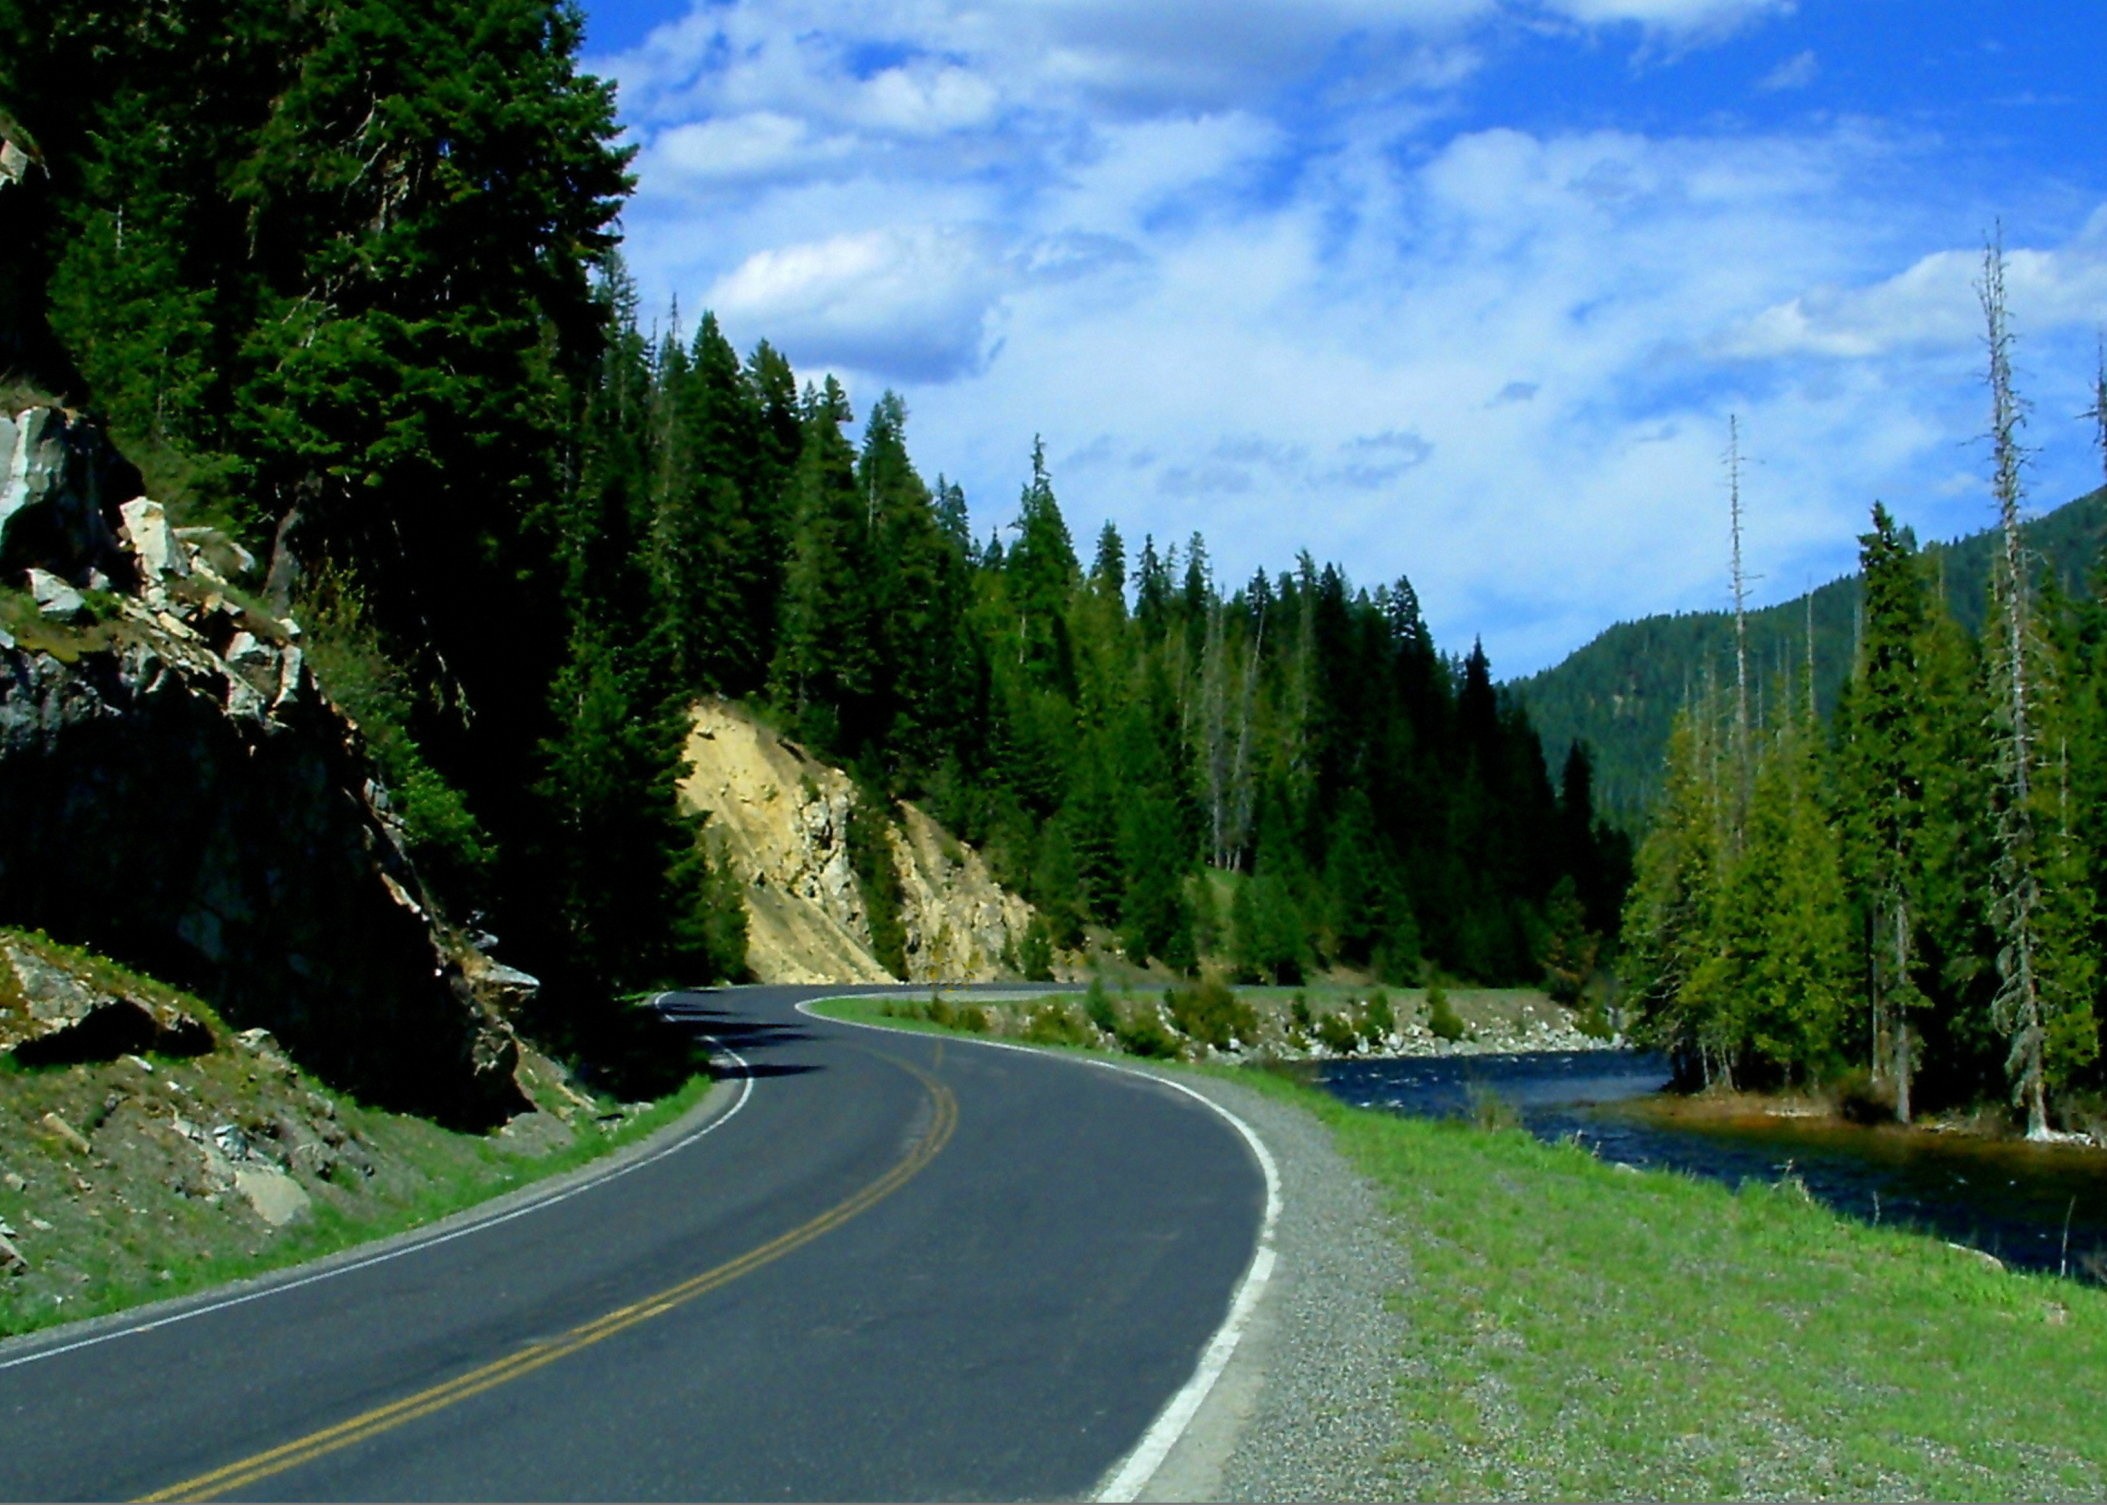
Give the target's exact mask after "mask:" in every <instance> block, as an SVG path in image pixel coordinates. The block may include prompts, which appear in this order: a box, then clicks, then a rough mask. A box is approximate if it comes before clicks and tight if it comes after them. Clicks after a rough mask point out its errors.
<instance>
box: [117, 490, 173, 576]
mask: <svg viewBox="0 0 2107 1505" xmlns="http://www.w3.org/2000/svg"><path fill="white" fill-rule="evenodd" d="M118 512H119V515H120V516H122V518H123V519H124V521H123V523H122V525H121V526H122V530H123V533H124V541H125V542H126V543H127V544H128V545H130V547H131V550H132V557H133V558H134V559H136V560H137V561H138V562H139V583H140V588H141V589H142V590H144V591H145V592H146V595H147V597H148V599H150V600H152V599H157V598H160V597H161V596H162V595H163V594H164V587H165V585H166V582H168V581H169V580H171V579H182V578H184V577H186V576H188V575H189V574H190V556H189V554H188V553H186V552H185V551H184V549H183V546H182V545H181V544H180V543H178V542H177V541H176V533H175V529H173V528H171V527H170V526H169V525H168V514H167V513H165V512H163V511H162V510H161V504H160V503H159V502H151V501H148V500H147V499H146V498H145V497H143V496H142V497H134V498H133V499H132V500H131V501H129V502H126V503H125V504H124V505H123V506H122V507H120V508H119V509H118Z"/></svg>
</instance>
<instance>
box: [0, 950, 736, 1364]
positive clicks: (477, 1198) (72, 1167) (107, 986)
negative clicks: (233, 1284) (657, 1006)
mask: <svg viewBox="0 0 2107 1505" xmlns="http://www.w3.org/2000/svg"><path fill="white" fill-rule="evenodd" d="M4 933H5V934H6V935H7V936H8V937H9V939H10V940H12V941H13V942H15V943H16V944H18V945H22V946H25V947H27V948H29V949H31V950H33V951H36V952H39V953H41V954H42V955H43V956H44V957H45V959H46V960H47V961H50V962H53V963H55V964H58V965H62V966H64V967H66V968H67V969H69V970H71V971H73V972H74V973H76V974H77V975H80V976H82V977H83V978H85V979H87V980H89V981H91V982H93V983H94V984H95V985H96V986H98V987H100V988H102V989H104V990H106V991H109V992H113V993H120V994H131V995H133V996H146V997H151V998H154V999H156V1000H157V1001H160V1002H164V1003H169V1004H173V1005H175V1006H176V1007H179V1008H182V1009H184V1010H185V1011H186V1012H188V1013H190V1014H192V1015H193V1016H194V1017H196V1018H198V1019H199V1020H201V1021H202V1022H203V1023H204V1024H205V1026H206V1028H207V1030H208V1031H209V1032H210V1034H211V1036H212V1038H213V1041H214V1042H215V1044H214V1048H213V1049H211V1050H209V1051H207V1052H206V1053H204V1054H202V1055H197V1056H189V1057H168V1056H159V1055H156V1056H152V1057H149V1058H148V1059H147V1064H148V1066H150V1067H151V1070H146V1069H142V1068H141V1067H140V1066H139V1065H138V1064H136V1063H135V1062H133V1061H127V1060H119V1061H108V1062H102V1061H98V1062H86V1063H74V1064H66V1065H48V1066H24V1065H22V1064H20V1063H19V1062H17V1061H15V1060H14V1059H13V1057H12V1056H11V1055H0V1172H4V1173H5V1175H4V1177H0V1219H4V1220H5V1221H7V1222H8V1223H9V1224H11V1225H12V1226H13V1227H14V1229H15V1237H14V1240H13V1241H14V1242H15V1243H16V1244H17V1245H18V1247H20V1249H21V1250H22V1252H23V1254H24V1255H25V1256H26V1257H27V1258H28V1260H29V1262H30V1263H29V1268H28V1270H27V1271H24V1272H19V1273H16V1274H13V1275H4V1274H0V1335H5V1334H11V1333H22V1332H29V1331H33V1330H35V1329H38V1328H42V1327H48V1326H51V1325H52V1324H54V1323H59V1322H66V1321H72V1320H74V1319H76V1318H80V1317H87V1316H95V1315H100V1314H102V1313H105V1312H111V1311H117V1310H121V1309H122V1308H125V1307H128V1306H134V1305H137V1304H139V1303H141V1302H145V1301H151V1300H156V1299H159V1298H162V1297H167V1296H176V1295H182V1294H185V1293H187V1292H191V1291H196V1290H200V1289H205V1288H209V1287H212V1286H216V1285H220V1284H223V1283H225V1282H227V1281H231V1280H238V1279H242V1278H246V1277H249V1276H254V1275H258V1274H262V1273H264V1272H266V1271H269V1270H274V1269H280V1268H283V1267H285V1266H288V1265H293V1264H299V1263H303V1262H305V1261H307V1260H311V1259H315V1258H318V1257H320V1256H323V1255H327V1254H333V1253H336V1252H338V1251H340V1250H343V1249H346V1248H349V1247H352V1246H354V1245H357V1244H361V1243H365V1242H368V1241H370V1240H373V1239H378V1238H385V1237H387V1236H389V1235H391V1234H395V1233H400V1232H403V1231H405V1230H407V1229H411V1228H415V1227H418V1226H420V1225H423V1224H426V1223H429V1222H432V1221H435V1220H437V1219H439V1218H443V1217H445V1216H447V1215H449V1214H451V1213H454V1212H458V1211H461V1210H463V1209H465V1208H468V1207H471V1206H474V1205H475V1204H477V1203H479V1202H482V1201H486V1200H488V1199H489V1198H491V1197H494V1196H498V1195H501V1194H503V1193H505V1192H508V1191H512V1190H514V1189H516V1188H518V1187H522V1186H526V1185H529V1184H531V1183H533V1182H535V1181H538V1180H542V1179H544V1178H546V1177H548V1176H551V1175H555V1174H559V1173H561V1172H563V1171H566V1170H571V1169H574V1168H576V1167H578V1166H580V1165H583V1164H585V1163H587V1162H589V1161H592V1160H595V1159H597V1158H599V1157H601V1156H603V1155H606V1154H607V1153H609V1152H610V1151H612V1150H615V1149H617V1148H619V1147H621V1146H623V1145H625V1144H629V1143H633V1142H634V1141H636V1140H638V1139H640V1138H643V1137H645V1136H647V1135H649V1134H651V1133H653V1132H655V1131H657V1130H658V1129H660V1128H662V1127H664V1126H665V1125H667V1124H669V1123H671V1122H673V1121H674V1120H676V1119H678V1118H679V1117H681V1116H682V1115H683V1114H685V1113H686V1112H688V1111H689V1110H690V1109H691V1108H693V1107H694V1106H696V1105H697V1104H698V1103H699V1102H700V1101H701V1099H702V1097H703V1095H704V1094H705V1093H706V1092H707V1091H708V1090H709V1087H710V1085H711V1084H710V1079H709V1078H708V1077H707V1076H706V1075H695V1076H692V1077H690V1078H688V1079H687V1081H686V1082H685V1083H684V1084H683V1085H682V1086H680V1087H679V1088H678V1089H677V1090H675V1091H673V1092H672V1093H670V1094H668V1095H667V1096H665V1097H663V1098H660V1099H659V1100H657V1101H656V1102H653V1103H652V1104H650V1105H649V1106H647V1107H643V1108H641V1109H640V1110H638V1111H634V1112H631V1111H627V1110H624V1109H622V1108H621V1107H620V1105H618V1104H615V1103H613V1102H612V1101H609V1100H605V1099H598V1098H593V1099H588V1100H587V1101H586V1102H584V1103H580V1102H576V1101H574V1100H573V1099H572V1098H571V1097H570V1096H569V1095H568V1094H567V1093H566V1092H565V1091H564V1089H563V1086H562V1085H561V1083H560V1081H559V1073H558V1069H557V1068H556V1067H555V1066H554V1065H553V1064H552V1063H550V1062H548V1061H546V1060H544V1059H542V1058H539V1057H531V1056H530V1057H529V1058H528V1060H527V1062H526V1064H525V1065H524V1066H523V1068H522V1080H523V1083H524V1084H525V1085H526V1086H527V1087H528V1089H529V1090H530V1092H531V1093H532V1094H533V1095H534V1096H535V1097H536V1098H537V1100H539V1101H540V1102H541V1103H542V1104H543V1106H544V1107H545V1108H548V1109H551V1110H553V1111H552V1112H551V1114H550V1116H549V1117H547V1118H542V1119H537V1120H530V1121H529V1123H530V1125H532V1126H534V1128H535V1129H537V1130H538V1131H530V1132H522V1133H520V1134H515V1135H510V1136H508V1135H502V1134H500V1135H477V1134H463V1133H457V1132H454V1131H452V1130H449V1129H446V1128H442V1127H440V1126H439V1125H437V1124H434V1123H431V1122H429V1121H427V1120H424V1119H419V1118H414V1117H409V1116H406V1115H403V1114H397V1113H390V1112H387V1111H385V1110H383V1109H379V1108H376V1107H373V1106H371V1105H368V1104H364V1103H361V1102H359V1101H358V1100H357V1099H356V1098H354V1097H352V1096H350V1095H349V1094H346V1093H342V1092H336V1091H333V1090H331V1089H330V1088H328V1087H327V1086H326V1084H323V1083H321V1082H318V1081H316V1080H315V1079H314V1078H312V1077H310V1076H308V1075H307V1074H306V1073H305V1072H303V1071H301V1070H300V1069H299V1068H298V1067H297V1066H291V1065H288V1064H286V1063H284V1062H282V1061H276V1063H275V1064H274V1060H275V1058H273V1057H268V1056H266V1055H264V1054H260V1053H258V1052H255V1051H252V1050H250V1049H248V1048H247V1047H245V1046H243V1045H241V1044H239V1043H238V1042H236V1041H235V1040H234V1038H233V1036H232V1033H231V1032H230V1031H229V1030H228V1029H227V1028H226V1026H225V1025H224V1024H223V1023H222V1022H221V1021H220V1020H219V1019H218V1018H217V1016H216V1015H215V1014H214V1013H213V1011H212V1010H211V1008H210V1007H209V1006H207V1005H206V1004H205V1003H204V1002H203V1001H201V1000H199V999H196V998H192V997H190V996H188V995H186V994H183V993H180V992H177V991H176V990H174V989H171V988H167V987H165V986H163V985H161V984H159V983H157V982H155V981H154V980H153V979H151V978H147V977H142V976H140V975H138V974H137V973H134V972H132V971H130V970H128V969H126V968H124V967H122V966H119V965H118V964H116V963H114V962H111V961H109V960H107V959H106V958H103V957H100V956H97V955H95V954H93V953H91V952H86V951H82V950H80V949H78V948H75V947H70V946H61V945H59V944H57V943H55V942H53V941H51V940H49V939H48V938H46V937H44V936H41V935H38V934H36V933H34V932H22V931H12V930H10V931H6V932H4ZM9 978H10V974H9V971H8V969H6V968H0V1009H12V1008H16V1007H19V1006H20V1002H21V1000H20V999H19V998H17V997H15V996H14V990H13V989H12V988H11V987H9V986H8V982H9ZM47 1113H51V1114H56V1115H57V1116H58V1117H59V1118H61V1119H63V1120H64V1121H65V1122H66V1123H67V1124H68V1125H69V1126H70V1127H72V1128H73V1129H74V1130H75V1131H76V1132H78V1133H80V1134H83V1135H85V1136H86V1137H87V1138H88V1140H89V1141H90V1145H91V1149H90V1151H89V1153H87V1154H82V1153H80V1152H78V1151H77V1150H75V1149H73V1148H70V1147H69V1146H68V1145H67V1144H66V1143H65V1142H64V1140H63V1138H62V1137H61V1136H59V1135H57V1134H55V1133H54V1132H52V1131H51V1130H50V1129H49V1128H47V1127H46V1126H45V1124H44V1115H45V1114H47ZM171 1115H180V1116H181V1117H182V1118H184V1119H185V1120H187V1121H189V1122H190V1123H193V1124H196V1125H199V1126H201V1127H205V1128H210V1127H212V1126H215V1125H219V1124H230V1123H231V1124H234V1125H237V1126H240V1127H241V1128H242V1129H243V1131H244V1132H245V1133H249V1134H250V1135H251V1137H252V1138H255V1137H258V1136H261V1137H263V1138H264V1139H265V1140H267V1139H268V1137H269V1136H270V1134H271V1133H272V1128H271V1126H272V1125H273V1124H274V1123H275V1122H277V1121H279V1120H281V1119H284V1118H288V1117H289V1118H291V1119H295V1120H298V1121H300V1122H302V1123H305V1124H306V1125H308V1126H309V1128H310V1130H312V1131H313V1132H315V1133H318V1134H321V1133H326V1134H334V1135H335V1136H337V1137H336V1140H335V1141H333V1143H334V1153H335V1154H337V1155H338V1156H339V1157H340V1158H339V1160H338V1162H337V1168H336V1169H335V1170H334V1171H324V1170H322V1169H321V1168H320V1167H318V1166H317V1165H316V1164H315V1163H313V1162H310V1161H303V1160H301V1159H300V1158H299V1157H298V1156H297V1155H295V1156H294V1157H293V1173H294V1175H295V1179H296V1180H298V1181H299V1182H300V1184H301V1186H302V1187H303V1188H304V1189H305V1190H306V1191H307V1193H308V1195H309V1197H310V1198H311V1201H312V1208H311V1212H310V1214H309V1216H307V1217H305V1218H303V1219H301V1220H300V1221H297V1222H295V1223H293V1224H291V1225H289V1226H287V1227H285V1228H282V1229H272V1228H270V1227H268V1226H267V1225H266V1224H264V1223H263V1222H262V1221H261V1220H260V1219H258V1218H256V1217H254V1216H253V1215H251V1214H250V1213H249V1212H248V1211H247V1210H246V1208H245V1206H244V1205H242V1204H241V1203H240V1202H239V1201H238V1200H237V1199H235V1198H233V1197H232V1196H230V1195H228V1194H226V1193H223V1192H213V1191H212V1189H211V1185H210V1183H209V1181H206V1180H201V1179H200V1175H201V1169H200V1168H201V1161H200V1160H199V1159H198V1157H197V1155H196V1154H195V1152H194V1151H192V1150H190V1149H189V1148H188V1147H187V1146H186V1145H184V1144H183V1143H182V1142H181V1141H180V1140H179V1139H178V1138H177V1137H176V1136H175V1135H174V1134H173V1133H172V1132H171V1129H170V1118H171ZM559 1115H563V1116H567V1118H568V1121H567V1122H566V1121H564V1118H563V1117H560V1116H559ZM208 1193H209V1194H208Z"/></svg>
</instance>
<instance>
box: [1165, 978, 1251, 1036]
mask: <svg viewBox="0 0 2107 1505" xmlns="http://www.w3.org/2000/svg"><path fill="white" fill-rule="evenodd" d="M1163 1001H1164V1002H1165V1003H1166V1004H1168V1005H1169V1006H1170V1011H1171V1023H1173V1024H1175V1025H1176V1026H1177V1027H1178V1028H1179V1029H1181V1030H1183V1031H1184V1032H1185V1033H1186V1034H1188V1035H1190V1036H1191V1037H1192V1038H1193V1039H1195V1040H1198V1041H1201V1042H1202V1043H1204V1044H1207V1045H1212V1046H1213V1047H1214V1048H1215V1049H1216V1050H1227V1049H1228V1048H1229V1046H1230V1045H1231V1044H1232V1043H1233V1042H1235V1041H1238V1040H1241V1041H1244V1042H1246V1043H1247V1044H1248V1043H1249V1042H1251V1041H1253V1040H1256V1039H1257V1038H1258V1016H1257V1015H1256V1014H1255V1013H1253V1012H1252V1010H1251V1005H1250V1004H1248V1003H1246V1002H1244V1000H1243V999H1241V998H1239V997H1237V995H1236V994H1235V993H1234V992H1232V991H1231V990H1230V987H1229V985H1228V984H1227V983H1225V982H1223V981H1222V980H1221V979H1220V978H1219V977H1209V978H1206V979H1204V980H1202V981H1201V982H1200V983H1198V984H1197V985H1196V986H1193V987H1189V988H1175V989H1173V988H1166V989H1164V991H1163Z"/></svg>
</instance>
